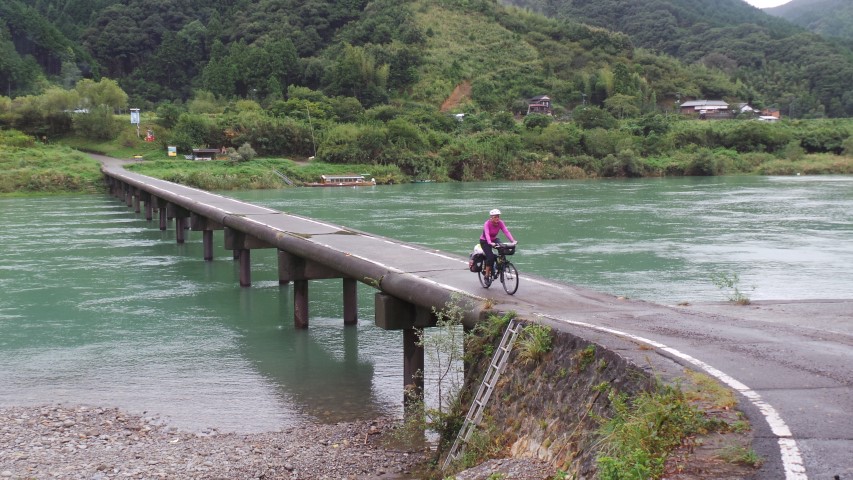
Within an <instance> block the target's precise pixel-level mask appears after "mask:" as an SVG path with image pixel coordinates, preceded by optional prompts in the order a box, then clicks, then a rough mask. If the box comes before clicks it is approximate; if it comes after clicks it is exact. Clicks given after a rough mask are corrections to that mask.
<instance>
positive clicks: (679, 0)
mask: <svg viewBox="0 0 853 480" xmlns="http://www.w3.org/2000/svg"><path fill="white" fill-rule="evenodd" d="M502 1H503V2H504V3H506V4H512V5H515V6H518V7H522V8H525V9H529V10H532V11H535V12H540V13H543V14H545V15H547V16H549V17H554V18H561V19H566V20H570V21H575V22H581V23H586V24H589V25H593V26H597V27H601V28H606V29H609V30H615V31H617V32H622V33H625V34H627V35H629V37H630V38H631V41H632V42H633V44H634V45H635V46H638V47H642V48H645V49H649V50H651V51H653V52H658V53H663V54H667V55H672V56H673V57H675V58H678V59H680V60H681V61H683V62H687V63H688V64H700V65H704V66H706V67H713V68H719V69H721V70H723V71H725V72H727V73H728V74H729V75H731V77H732V78H733V79H735V80H737V81H740V82H743V83H744V84H746V85H749V86H750V87H751V88H753V89H754V90H755V92H756V94H755V96H754V98H758V99H764V100H765V101H768V104H769V105H768V106H771V105H772V106H775V107H777V108H779V109H781V110H783V111H794V112H806V113H805V114H807V115H808V114H813V115H823V114H828V115H830V116H853V82H851V80H850V79H851V78H853V52H851V50H850V48H849V46H846V47H845V46H844V45H842V44H841V43H840V42H833V41H829V40H826V39H824V38H821V37H819V36H817V35H815V34H812V33H810V32H808V31H806V30H805V29H803V28H801V27H798V26H796V25H793V24H792V23H790V22H788V21H785V20H784V19H782V18H778V17H774V16H771V15H768V14H766V13H764V12H763V11H761V10H760V9H757V8H755V7H752V6H750V5H749V4H747V3H746V2H744V1H743V0H502ZM799 2H803V3H807V4H810V3H814V4H818V2H822V3H821V5H823V4H824V3H827V4H829V3H831V4H832V5H836V4H837V5H841V4H845V5H846V7H845V8H844V9H843V10H844V11H846V10H847V7H850V6H851V5H853V0H794V2H792V4H794V3H799ZM779 8H783V7H779ZM789 8H790V7H789ZM815 9H816V8H815ZM841 11H842V10H841V9H839V8H837V9H836V12H841ZM839 16H840V15H839ZM748 100H750V101H751V100H752V99H748Z"/></svg>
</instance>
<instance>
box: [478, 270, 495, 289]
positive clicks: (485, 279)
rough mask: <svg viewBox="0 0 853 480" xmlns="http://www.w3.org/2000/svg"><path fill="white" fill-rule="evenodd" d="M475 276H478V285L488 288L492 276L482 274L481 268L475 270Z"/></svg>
mask: <svg viewBox="0 0 853 480" xmlns="http://www.w3.org/2000/svg"><path fill="white" fill-rule="evenodd" d="M477 277H479V278H480V285H482V286H483V288H489V287H490V286H492V278H491V277H487V276H485V275H483V271H482V270H480V271H479V272H477Z"/></svg>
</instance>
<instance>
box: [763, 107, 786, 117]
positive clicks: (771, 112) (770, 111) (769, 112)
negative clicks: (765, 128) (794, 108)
mask: <svg viewBox="0 0 853 480" xmlns="http://www.w3.org/2000/svg"><path fill="white" fill-rule="evenodd" d="M761 116H762V117H775V118H776V119H777V120H778V119H780V118H782V112H780V111H779V109H778V108H765V109H764V110H761Z"/></svg>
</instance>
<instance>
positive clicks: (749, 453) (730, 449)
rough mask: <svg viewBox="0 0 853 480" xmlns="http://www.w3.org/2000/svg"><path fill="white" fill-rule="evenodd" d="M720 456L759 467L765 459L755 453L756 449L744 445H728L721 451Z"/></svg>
mask: <svg viewBox="0 0 853 480" xmlns="http://www.w3.org/2000/svg"><path fill="white" fill-rule="evenodd" d="M720 458H722V459H723V460H725V461H727V462H729V463H737V464H740V465H746V466H748V467H753V468H758V467H760V466H761V465H762V464H763V463H764V459H763V458H761V456H759V455H758V454H757V453H755V450H753V449H752V448H747V447H744V446H742V445H728V446H726V447H725V448H723V451H722V452H721V453H720Z"/></svg>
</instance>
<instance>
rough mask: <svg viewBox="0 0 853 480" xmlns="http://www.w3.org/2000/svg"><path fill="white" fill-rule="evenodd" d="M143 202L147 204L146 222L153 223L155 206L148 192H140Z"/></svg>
mask: <svg viewBox="0 0 853 480" xmlns="http://www.w3.org/2000/svg"><path fill="white" fill-rule="evenodd" d="M140 195H141V198H142V201H143V202H145V220H147V221H149V222H150V221H151V219H153V218H154V206H153V205H152V202H151V194H150V193H148V192H146V191H141V192H140Z"/></svg>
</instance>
